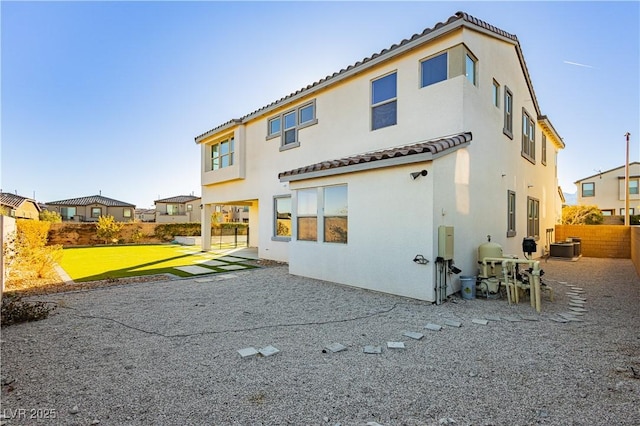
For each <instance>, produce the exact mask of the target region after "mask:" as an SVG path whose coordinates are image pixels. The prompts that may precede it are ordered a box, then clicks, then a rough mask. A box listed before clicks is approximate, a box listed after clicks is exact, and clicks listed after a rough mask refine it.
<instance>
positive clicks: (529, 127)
mask: <svg viewBox="0 0 640 426" xmlns="http://www.w3.org/2000/svg"><path fill="white" fill-rule="evenodd" d="M522 156H523V157H524V158H526V159H527V160H529V161H531V162H532V163H535V161H536V136H535V123H534V122H533V120H532V119H531V116H530V115H529V113H527V111H526V110H525V109H524V108H522Z"/></svg>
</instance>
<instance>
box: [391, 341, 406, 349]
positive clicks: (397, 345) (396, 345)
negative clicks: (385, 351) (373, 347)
mask: <svg viewBox="0 0 640 426" xmlns="http://www.w3.org/2000/svg"><path fill="white" fill-rule="evenodd" d="M387 348H389V349H404V348H405V347H404V342H387Z"/></svg>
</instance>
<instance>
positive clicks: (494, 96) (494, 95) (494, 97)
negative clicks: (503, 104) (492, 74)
mask: <svg viewBox="0 0 640 426" xmlns="http://www.w3.org/2000/svg"><path fill="white" fill-rule="evenodd" d="M491 90H492V92H491V102H492V103H493V105H494V106H496V107H498V108H500V85H499V84H498V82H497V81H495V80H493V88H492V89H491Z"/></svg>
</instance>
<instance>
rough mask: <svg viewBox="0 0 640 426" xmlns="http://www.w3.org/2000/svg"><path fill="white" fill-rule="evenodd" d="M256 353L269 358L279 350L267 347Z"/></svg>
mask: <svg viewBox="0 0 640 426" xmlns="http://www.w3.org/2000/svg"><path fill="white" fill-rule="evenodd" d="M258 352H260V354H261V355H262V356H271V355H275V354H277V353H278V352H280V350H279V349H278V348H276V347H274V346H271V345H267V346H265V347H264V348H261V349H259V350H258Z"/></svg>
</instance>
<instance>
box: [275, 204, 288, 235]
mask: <svg viewBox="0 0 640 426" xmlns="http://www.w3.org/2000/svg"><path fill="white" fill-rule="evenodd" d="M273 211H274V213H275V214H274V216H275V217H274V220H275V223H274V227H273V236H274V239H282V240H289V239H290V238H291V196H283V197H275V198H274V199H273Z"/></svg>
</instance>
